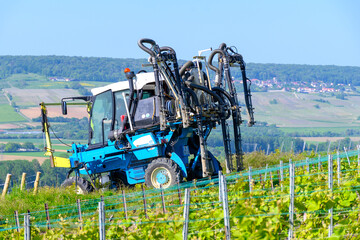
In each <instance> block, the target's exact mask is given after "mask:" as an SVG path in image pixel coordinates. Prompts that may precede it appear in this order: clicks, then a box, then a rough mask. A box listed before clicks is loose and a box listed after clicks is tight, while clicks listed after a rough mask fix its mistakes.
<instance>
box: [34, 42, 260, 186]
mask: <svg viewBox="0 0 360 240" xmlns="http://www.w3.org/2000/svg"><path fill="white" fill-rule="evenodd" d="M138 45H139V47H140V48H141V49H142V50H144V51H145V52H147V53H148V54H149V55H150V57H149V62H150V65H151V66H152V68H153V71H152V72H146V71H144V70H141V71H139V72H138V73H137V74H135V73H134V72H132V71H131V70H130V69H125V71H124V72H125V75H126V78H127V81H120V82H117V83H113V84H110V85H107V86H104V87H99V88H95V89H92V90H91V91H92V96H81V97H69V98H63V99H62V100H61V103H59V104H58V105H61V107H62V112H63V114H67V106H68V105H75V104H78V102H79V101H82V104H85V105H87V108H88V112H89V139H88V144H75V143H73V144H72V149H71V150H69V151H68V152H70V153H71V154H72V155H71V156H70V158H69V159H68V158H60V157H55V156H54V154H53V152H54V150H53V149H52V146H51V140H50V134H49V123H48V121H47V109H46V106H47V105H56V104H57V103H52V104H45V103H41V104H40V105H41V113H42V124H43V131H44V132H45V136H46V142H47V145H46V153H45V154H46V155H48V156H49V157H50V159H51V164H52V166H53V167H65V168H69V169H70V170H69V174H68V176H70V173H71V172H75V177H68V178H67V179H66V180H65V182H64V183H63V186H69V185H73V184H75V185H77V187H78V189H79V190H80V191H83V192H89V191H92V190H93V189H95V188H96V186H97V185H98V184H97V182H98V183H100V184H102V185H108V186H110V187H118V186H119V185H122V184H124V185H134V184H138V183H144V182H145V183H146V185H148V186H149V187H154V188H168V187H169V186H171V185H174V184H176V183H178V182H181V181H183V179H184V178H186V179H187V180H191V179H196V178H203V177H210V176H213V175H217V173H218V171H219V170H221V169H222V168H221V166H220V163H219V161H218V160H217V159H216V158H215V156H213V154H211V152H210V151H208V150H207V144H206V142H207V138H208V137H209V135H210V133H211V130H212V129H213V128H215V127H216V126H217V125H218V124H220V125H221V129H222V136H223V142H224V149H225V154H226V160H225V166H226V171H227V172H231V171H233V170H237V171H240V170H242V168H243V166H242V151H241V136H240V128H239V127H240V124H241V123H242V120H241V116H240V106H239V103H238V99H237V95H236V91H235V87H234V83H233V80H232V77H231V75H230V67H231V66H233V65H238V66H240V68H241V71H242V74H243V85H244V93H245V103H246V108H247V112H248V114H249V121H248V124H249V125H252V124H254V118H253V108H252V104H251V94H250V89H249V80H248V79H247V78H246V74H245V64H244V61H243V60H242V57H241V55H240V54H238V53H236V51H235V50H234V48H228V47H227V46H226V45H225V44H222V45H220V48H219V49H216V50H214V51H212V53H211V54H210V56H209V61H208V62H207V61H206V59H205V58H204V57H202V56H198V57H195V58H194V60H193V61H189V62H187V63H185V64H184V65H183V66H182V67H181V68H180V67H179V65H178V62H177V58H176V53H175V51H174V50H173V49H172V48H171V47H159V46H158V45H157V44H156V42H155V41H153V40H151V39H141V40H139V42H138ZM216 55H218V66H214V65H213V63H212V60H213V58H214V56H216ZM208 67H209V68H210V69H212V70H214V71H215V73H216V74H215V75H216V77H215V85H214V86H212V84H211V81H210V76H209V71H208ZM203 69H206V74H205V72H204V70H203ZM229 118H232V122H233V127H234V134H233V135H234V137H235V141H234V143H235V144H234V145H235V147H234V148H235V154H232V152H231V149H232V148H231V146H230V137H229V136H230V134H229V130H228V125H227V120H228V119H229ZM233 155H235V158H234V159H236V161H235V162H236V165H237V166H236V169H235V168H234V167H233V164H232V162H233ZM82 176H88V177H87V178H84V177H82ZM85 179H87V180H85Z"/></svg>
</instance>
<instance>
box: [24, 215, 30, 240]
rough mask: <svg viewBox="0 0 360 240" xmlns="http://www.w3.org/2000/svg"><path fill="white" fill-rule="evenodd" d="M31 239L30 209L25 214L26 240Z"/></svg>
mask: <svg viewBox="0 0 360 240" xmlns="http://www.w3.org/2000/svg"><path fill="white" fill-rule="evenodd" d="M30 239H31V229H30V211H29V210H28V212H27V213H25V214H24V240H30Z"/></svg>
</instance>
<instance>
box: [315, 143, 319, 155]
mask: <svg viewBox="0 0 360 240" xmlns="http://www.w3.org/2000/svg"><path fill="white" fill-rule="evenodd" d="M318 147H319V143H316V148H315V154H317V151H318Z"/></svg>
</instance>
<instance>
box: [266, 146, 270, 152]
mask: <svg viewBox="0 0 360 240" xmlns="http://www.w3.org/2000/svg"><path fill="white" fill-rule="evenodd" d="M269 150H270V144H269V143H268V145H267V150H266V155H269Z"/></svg>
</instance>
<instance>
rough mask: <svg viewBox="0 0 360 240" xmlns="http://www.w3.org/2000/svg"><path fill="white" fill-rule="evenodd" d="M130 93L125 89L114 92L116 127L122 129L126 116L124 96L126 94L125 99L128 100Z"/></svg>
mask: <svg viewBox="0 0 360 240" xmlns="http://www.w3.org/2000/svg"><path fill="white" fill-rule="evenodd" d="M128 93H129V90H125V91H119V92H116V93H115V94H114V96H115V103H116V108H115V127H114V129H120V128H121V127H122V123H123V121H124V119H125V116H126V108H125V101H124V96H125V99H126V100H128V98H127V97H126V96H127V94H128Z"/></svg>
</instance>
